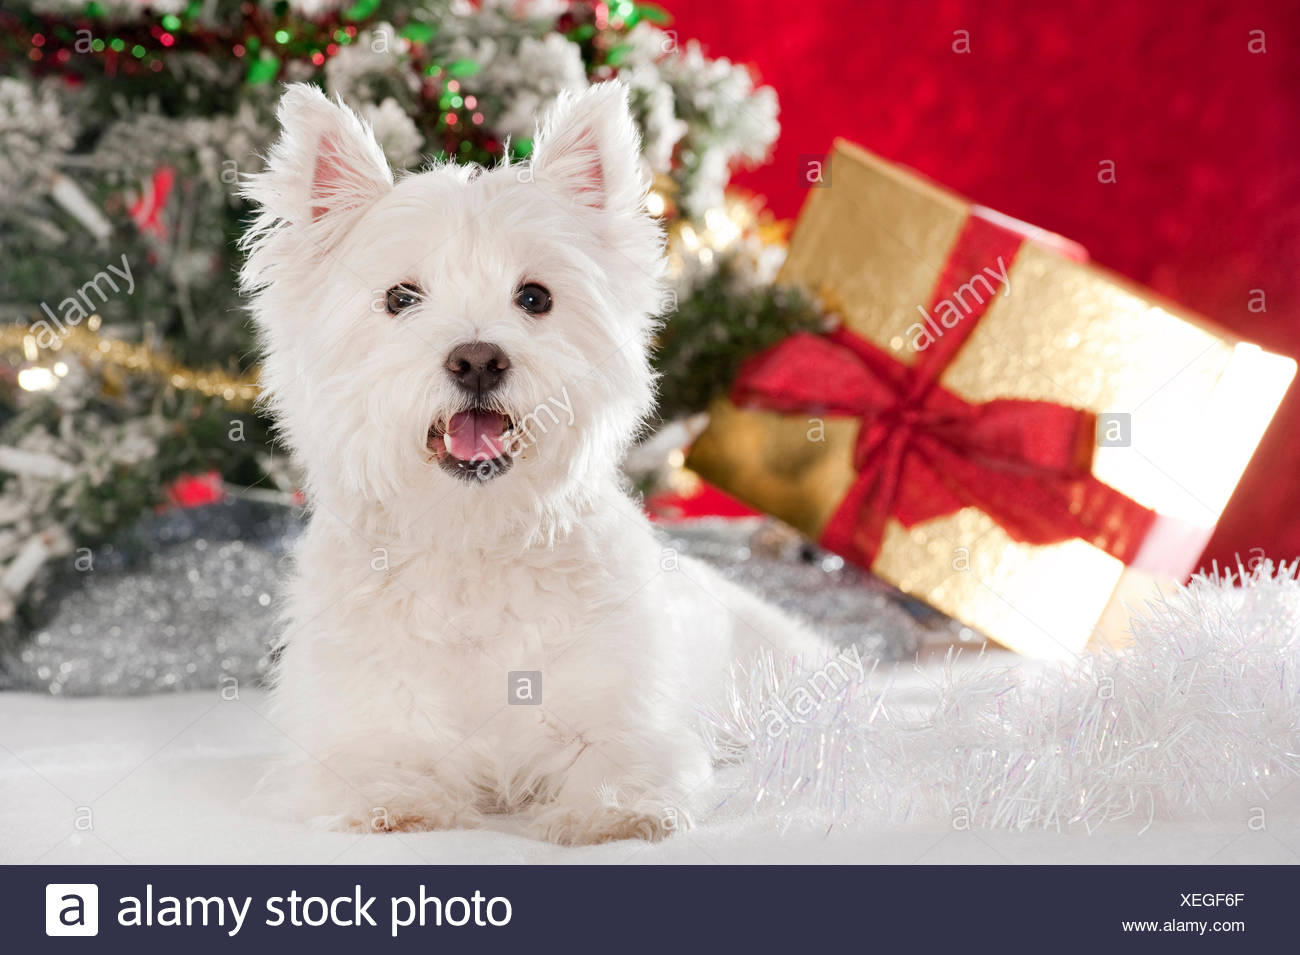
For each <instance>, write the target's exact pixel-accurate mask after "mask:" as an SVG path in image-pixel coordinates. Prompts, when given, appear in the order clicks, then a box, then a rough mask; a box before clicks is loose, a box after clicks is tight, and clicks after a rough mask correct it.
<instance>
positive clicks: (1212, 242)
mask: <svg viewBox="0 0 1300 955" xmlns="http://www.w3.org/2000/svg"><path fill="white" fill-rule="evenodd" d="M668 6H669V7H670V9H671V10H672V13H673V15H674V18H675V23H674V24H673V26H672V29H675V30H676V31H678V34H679V36H680V37H681V38H682V39H683V40H685V39H687V38H696V39H699V40H700V41H701V42H702V43H703V44H704V46H705V49H706V50H707V51H709V52H710V53H711V54H713V55H718V56H726V57H729V58H730V59H732V60H736V61H739V62H744V63H749V64H751V65H752V66H753V67H754V68H755V70H756V72H757V73H758V74H759V76H760V77H761V79H762V80H763V82H765V83H767V84H769V85H771V86H773V87H775V88H776V90H777V93H778V94H779V96H780V100H781V125H782V132H781V138H780V141H779V143H778V145H777V148H776V152H775V154H774V156H773V158H772V161H771V162H770V163H768V164H767V165H765V166H763V167H761V168H758V169H756V170H752V171H748V172H743V173H741V174H740V175H739V176H738V178H737V180H736V181H737V182H738V183H739V184H741V185H744V186H747V187H748V188H750V189H753V190H755V191H756V192H759V193H761V194H763V195H765V196H766V197H767V199H768V202H769V205H770V206H771V207H772V209H773V210H774V211H775V212H776V213H777V214H778V215H780V216H785V217H793V216H795V215H796V214H797V213H798V209H799V206H800V204H801V202H802V200H803V195H804V193H803V190H802V188H801V186H800V179H799V175H798V157H799V156H801V155H805V156H806V155H809V154H817V153H823V152H825V151H826V150H827V149H828V148H829V146H830V143H831V140H832V139H833V138H835V137H836V136H843V137H845V138H848V139H851V140H854V141H855V142H858V143H860V144H862V145H864V146H866V147H868V148H870V149H872V150H873V151H875V152H877V153H880V154H881V155H883V156H885V157H886V158H889V159H893V160H896V161H899V162H903V163H905V164H907V165H910V166H913V167H915V168H917V169H919V170H920V171H922V172H924V173H925V174H927V175H929V176H930V177H932V178H934V179H936V180H938V181H940V182H942V183H945V184H946V185H948V186H949V187H951V188H953V189H955V190H956V191H958V192H961V193H963V194H965V195H967V196H970V197H971V198H973V199H975V200H976V201H978V202H980V203H982V204H984V205H989V206H992V207H993V208H995V209H999V210H1001V211H1003V212H1006V213H1008V214H1010V215H1013V216H1015V217H1017V218H1020V219H1026V220H1028V221H1030V222H1033V223H1035V224H1036V225H1040V226H1043V227H1045V228H1048V229H1051V230H1052V231H1055V232H1060V233H1062V234H1064V235H1067V236H1069V237H1070V238H1072V239H1076V240H1078V241H1080V242H1082V243H1083V244H1084V245H1085V246H1087V247H1088V249H1089V250H1090V251H1091V253H1092V256H1093V258H1094V259H1095V260H1096V261H1098V262H1099V263H1101V264H1103V265H1106V266H1108V267H1110V268H1113V269H1116V270H1117V271H1120V272H1123V273H1125V274H1127V275H1129V276H1131V277H1132V278H1134V279H1136V280H1138V281H1140V282H1142V283H1144V284H1146V285H1148V286H1150V287H1152V288H1154V289H1156V290H1157V291H1159V292H1161V293H1163V294H1165V295H1167V296H1169V297H1170V298H1172V299H1174V300H1175V301H1178V302H1182V303H1184V304H1185V305H1188V306H1190V307H1192V308H1193V309H1195V310H1197V311H1200V312H1203V313H1204V314H1206V315H1208V316H1211V317H1212V318H1215V319H1217V320H1218V321H1219V322H1221V323H1222V324H1223V325H1225V326H1227V327H1228V328H1230V329H1232V330H1233V331H1235V332H1236V333H1238V334H1239V335H1241V336H1243V337H1245V338H1249V339H1251V340H1253V341H1255V342H1257V343H1259V344H1260V345H1263V346H1264V347H1265V348H1268V349H1271V350H1273V351H1278V352H1282V353H1285V354H1288V355H1291V356H1293V357H1295V356H1300V293H1298V292H1297V286H1296V283H1297V278H1300V130H1298V127H1297V123H1298V120H1300V5H1298V4H1296V3H1295V2H1286V0H1276V2H1252V0H1245V2H1237V3H1216V2H1209V0H1178V2H1175V0H1158V2H1157V0H1152V2H1134V0H1129V2H1127V3H1120V2H1097V0H1092V2H1088V0H1084V2H1079V0H1070V2H1069V3H1068V4H1055V3H1051V4H1047V3H1041V4H1040V3H1031V2H1009V0H979V2H972V0H944V2H889V3H884V2H863V0H857V2H854V0H821V2H807V3H795V2H778V0H743V2H742V0H710V2H708V3H694V4H691V3H687V2H685V0H677V2H672V0H669V3H668ZM1067 6H1068V9H1067V8H1066V7H1067ZM957 30H966V31H969V34H970V46H971V50H972V52H970V53H969V54H964V55H959V54H957V53H954V52H953V42H954V31H957ZM1252 30H1263V31H1264V43H1265V48H1266V51H1267V52H1265V53H1263V54H1252V53H1251V52H1249V50H1248V48H1247V44H1248V42H1249V40H1250V38H1251V31H1252ZM1107 159H1109V160H1113V161H1114V163H1115V170H1116V173H1115V176H1116V182H1115V183H1114V184H1102V183H1100V182H1099V181H1098V175H1097V173H1098V169H1099V168H1100V166H1099V164H1100V163H1101V161H1102V160H1107ZM1252 289H1263V290H1264V292H1265V295H1266V301H1267V311H1266V312H1265V313H1262V314H1256V313H1252V312H1251V311H1249V310H1248V308H1247V305H1248V302H1249V300H1250V295H1251V290H1252ZM1298 427H1300V387H1298V386H1293V387H1292V389H1291V391H1290V392H1289V394H1288V396H1287V401H1286V403H1285V404H1284V406H1283V408H1282V410H1281V411H1280V413H1279V415H1278V417H1277V418H1276V419H1275V421H1274V422H1273V426H1272V427H1271V428H1270V429H1269V432H1268V434H1267V435H1266V436H1265V438H1264V442H1263V444H1262V445H1261V447H1260V449H1259V451H1258V452H1257V453H1256V456H1255V459H1254V461H1253V462H1252V464H1251V466H1250V468H1249V470H1248V471H1247V472H1246V475H1245V477H1244V478H1243V479H1242V482H1241V484H1240V485H1239V486H1238V488H1237V493H1236V495H1235V497H1234V498H1233V500H1232V502H1231V504H1230V505H1229V507H1228V510H1227V511H1226V512H1225V514H1224V516H1223V519H1222V520H1221V522H1220V524H1219V529H1218V531H1217V532H1216V534H1215V536H1214V539H1213V540H1212V541H1211V543H1210V546H1209V548H1208V549H1207V551H1206V553H1205V556H1204V558H1203V560H1204V561H1205V562H1206V563H1208V562H1209V560H1210V559H1212V558H1217V559H1218V560H1219V562H1220V564H1223V563H1224V562H1225V561H1227V562H1228V563H1229V564H1233V563H1235V555H1236V554H1238V553H1240V554H1241V555H1242V556H1243V558H1245V559H1249V557H1250V555H1251V551H1252V549H1253V548H1264V550H1265V552H1266V553H1267V554H1268V555H1269V556H1270V557H1273V558H1275V559H1277V558H1288V559H1289V558H1292V557H1295V556H1296V555H1297V554H1300V442H1298V441H1296V440H1295V439H1294V435H1295V434H1296V430H1297V428H1298ZM1207 440H1213V435H1208V436H1207ZM1256 553H1258V552H1256Z"/></svg>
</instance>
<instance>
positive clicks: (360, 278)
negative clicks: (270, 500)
mask: <svg viewBox="0 0 1300 955" xmlns="http://www.w3.org/2000/svg"><path fill="white" fill-rule="evenodd" d="M280 122H281V125H282V127H283V133H282V136H281V138H280V140H279V142H278V143H277V144H276V145H275V147H274V148H273V150H272V152H271V154H270V156H269V157H268V161H267V168H266V171H265V172H264V173H262V174H261V175H259V176H256V177H254V178H253V179H252V180H251V181H250V183H249V185H248V188H247V190H246V192H247V195H248V196H249V197H250V198H251V199H253V200H254V201H255V202H256V203H257V204H258V205H259V206H260V207H261V211H260V214H259V216H258V218H257V220H256V221H255V222H254V224H253V227H252V229H251V230H250V232H249V234H248V236H247V239H246V247H247V248H248V250H249V256H248V262H247V265H246V267H245V269H244V274H243V278H244V283H245V286H246V288H248V289H249V290H250V291H252V292H253V314H254V319H255V322H256V324H257V326H258V328H259V332H260V335H261V339H262V342H263V347H264V351H265V363H264V367H263V374H262V379H263V383H264V385H265V387H266V390H267V394H268V400H269V402H270V406H271V408H272V409H273V411H274V412H275V414H276V416H277V418H278V421H279V424H280V427H281V429H282V432H283V433H284V435H285V436H286V438H287V439H288V442H289V444H290V445H291V447H292V448H293V450H294V452H295V454H296V455H297V456H298V457H299V459H300V460H301V462H302V463H303V464H304V466H305V469H306V471H307V478H308V483H309V490H311V491H312V492H314V494H315V495H316V496H318V497H319V496H320V495H322V494H323V495H326V496H328V497H333V498H335V499H339V498H340V496H345V497H351V498H357V497H359V498H363V499H365V500H369V501H375V502H378V503H380V504H382V505H384V506H385V507H388V508H391V509H393V510H394V511H395V512H397V513H399V514H405V515H406V516H408V517H409V518H411V519H415V518H416V513H417V512H418V511H420V510H421V509H426V510H432V509H433V507H434V504H435V503H436V502H437V501H443V500H445V501H448V502H450V503H451V505H452V506H455V507H460V508H464V507H473V508H474V509H475V510H479V511H482V512H489V511H490V512H493V513H497V512H503V511H512V510H513V511H536V510H537V508H538V505H539V503H540V504H541V505H542V506H545V505H546V504H547V503H548V502H549V503H557V504H558V502H563V501H566V500H571V499H573V498H574V496H575V494H580V493H581V491H582V489H583V487H584V486H587V485H591V484H593V483H595V482H600V481H608V479H609V475H610V473H611V472H612V470H613V468H614V467H615V465H616V464H617V461H618V459H619V457H620V455H621V454H622V452H623V451H624V449H625V448H626V444H627V442H628V441H629V440H630V439H631V437H632V436H633V434H634V433H635V431H636V430H637V428H638V426H639V423H640V421H641V419H642V417H643V416H644V415H645V414H646V412H647V411H648V410H649V408H650V407H651V404H652V400H653V375H652V374H651V372H650V369H649V365H648V361H647V346H648V341H649V338H650V335H651V333H652V330H653V325H654V316H655V315H656V313H657V312H658V311H659V296H660V281H659V280H660V275H661V270H662V244H661V236H660V230H659V228H658V225H657V223H656V222H655V221H654V220H653V219H651V218H650V217H649V216H648V215H647V214H646V212H645V207H644V202H645V194H646V184H645V182H644V179H643V177H642V175H641V172H640V158H639V148H638V136H637V132H636V127H635V125H634V124H633V121H632V118H631V116H630V114H629V112H628V108H627V102H626V93H625V90H624V89H623V87H621V86H620V85H616V84H613V83H604V84H600V85H597V86H593V87H591V88H590V89H589V90H587V91H586V92H585V93H582V94H581V95H578V96H569V97H565V98H563V99H561V100H560V101H559V103H558V104H557V105H556V107H555V109H554V110H553V111H552V113H551V115H550V117H549V118H548V119H547V120H546V121H545V122H544V123H543V124H542V126H541V129H540V131H539V133H538V135H537V138H536V140H535V143H534V148H533V152H532V157H531V161H529V162H527V163H523V164H513V165H502V166H500V167H498V168H495V169H491V170H482V169H478V168H475V167H465V166H457V165H452V164H444V165H439V166H435V167H433V168H431V169H429V170H427V171H424V172H420V173H418V174H413V175H407V176H402V177H399V178H397V179H396V181H394V176H393V174H392V172H391V171H390V170H389V168H388V165H387V163H386V162H385V160H384V156H383V153H382V152H381V150H380V148H379V146H378V144H377V143H376V142H375V139H374V137H373V136H372V134H371V132H370V130H369V129H368V128H367V127H366V126H365V124H364V123H363V122H362V121H361V120H360V119H358V118H357V116H356V115H355V114H353V113H352V112H351V111H350V110H349V109H347V108H346V107H345V106H342V105H340V104H337V103H333V102H331V101H329V100H328V99H326V98H325V97H324V96H323V95H322V94H321V93H320V92H319V91H317V90H316V89H315V88H314V87H311V86H291V87H289V88H288V90H287V91H286V92H285V94H284V98H283V100H282V102H281V105H280ZM488 502H490V503H488Z"/></svg>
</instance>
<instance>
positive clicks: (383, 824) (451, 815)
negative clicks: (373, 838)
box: [314, 806, 477, 833]
mask: <svg viewBox="0 0 1300 955" xmlns="http://www.w3.org/2000/svg"><path fill="white" fill-rule="evenodd" d="M314 821H315V822H316V824H317V825H318V826H319V827H321V828H324V829H333V830H336V831H338V832H359V833H370V832H430V831H433V830H436V829H469V828H473V827H474V826H475V825H476V824H477V819H476V818H471V814H469V813H456V812H447V811H442V810H438V809H429V808H419V809H395V810H391V811H390V810H389V809H386V808H385V807H383V806H376V807H375V808H374V809H372V810H371V811H370V812H369V813H368V814H366V813H355V812H354V813H349V814H347V815H339V816H322V817H318V818H317V819H316V820H314Z"/></svg>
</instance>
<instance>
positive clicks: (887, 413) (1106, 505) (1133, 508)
mask: <svg viewBox="0 0 1300 955" xmlns="http://www.w3.org/2000/svg"><path fill="white" fill-rule="evenodd" d="M1022 242H1023V237H1022V236H1021V235H1020V234H1018V233H1016V232H1013V231H1011V230H1010V229H1007V228H1004V227H1002V226H1000V225H997V224H995V223H993V222H990V221H988V220H986V219H984V218H982V217H980V216H978V215H972V216H970V217H969V218H968V219H967V220H966V225H965V226H964V228H963V230H962V233H961V235H960V237H959V238H958V240H957V243H956V245H955V246H954V248H953V250H952V252H951V254H950V255H949V257H948V261H947V262H946V263H945V266H944V269H943V271H942V273H941V275H940V277H939V280H938V282H937V284H936V286H935V289H934V295H933V300H932V301H931V308H930V312H929V314H931V315H933V314H934V310H935V306H937V305H938V304H939V303H940V302H941V301H943V300H944V299H953V297H954V293H955V292H956V291H957V290H958V289H959V288H960V287H961V286H962V285H963V283H969V282H970V281H971V277H972V276H974V275H978V274H982V273H981V268H982V267H983V266H986V265H987V266H989V267H990V268H991V267H992V266H993V265H994V264H995V263H996V262H997V261H998V257H999V256H1001V259H1002V263H1003V268H1004V269H1009V268H1010V267H1011V263H1012V261H1013V260H1014V258H1015V255H1016V252H1017V251H1018V250H1019V248H1020V246H1021V243H1022ZM998 294H1001V293H1000V291H999V292H998ZM972 298H974V299H978V296H975V297H967V298H963V299H961V301H962V302H963V304H964V305H965V306H966V308H968V309H969V311H968V314H966V317H965V318H963V319H962V320H961V321H960V322H958V323H957V324H956V325H955V326H954V327H953V328H951V329H948V330H945V331H944V332H943V333H942V334H941V335H940V336H938V337H937V338H936V339H935V340H934V341H933V343H932V344H931V345H930V346H929V347H928V348H926V349H924V350H921V351H918V352H917V358H916V361H915V362H914V363H913V364H912V365H911V366H908V365H904V364H903V363H902V362H900V361H898V360H897V359H895V358H893V357H892V356H890V355H889V354H888V353H886V352H885V351H883V350H882V349H880V348H877V347H876V346H875V345H873V344H872V343H871V342H869V341H867V340H866V339H864V338H861V337H859V336H858V335H855V334H853V333H852V332H850V331H847V330H845V329H839V330H837V331H835V332H832V333H830V334H829V335H824V336H819V335H811V334H807V333H799V334H796V335H793V336H791V337H790V338H788V339H786V340H785V341H783V342H781V343H780V344H778V345H776V346H775V347H773V348H770V349H768V350H767V351H765V352H762V353H761V354H758V355H755V356H754V357H753V358H750V359H749V360H748V361H746V362H745V364H744V365H743V366H742V368H741V371H740V374H739V376H738V377H737V379H736V383H735V385H734V386H733V388H732V393H731V399H732V402H733V403H734V404H736V405H738V406H741V407H745V406H750V407H761V408H766V409H769V410H773V411H779V412H783V413H789V414H807V415H819V414H825V415H830V416H851V417H854V418H858V419H860V420H861V422H862V423H861V426H860V427H859V429H858V435H857V440H856V443H855V447H854V451H853V467H854V468H855V469H856V470H857V472H858V477H857V479H856V480H855V481H854V483H853V485H852V486H851V487H850V488H849V491H848V493H847V494H845V496H844V499H843V500H842V501H841V502H840V505H839V507H838V508H837V509H836V511H835V512H834V514H832V515H831V518H830V520H829V521H828V522H827V524H826V527H825V528H824V530H823V532H822V543H823V544H824V545H825V546H826V547H827V548H829V549H830V550H833V551H836V552H837V553H840V554H843V555H844V556H845V557H848V558H849V559H851V560H853V561H855V562H857V563H859V564H861V565H862V566H864V567H870V566H871V564H872V563H873V562H874V561H875V558H876V555H877V554H878V553H879V552H880V546H881V542H882V540H883V538H884V531H885V522H886V521H887V520H888V519H889V518H891V517H892V518H895V519H897V520H898V521H899V523H901V524H902V525H903V526H904V527H912V526H914V525H916V524H919V523H921V522H923V521H928V520H932V519H933V518H936V517H943V516H946V515H949V514H954V513H956V512H957V511H959V510H961V509H962V508H965V507H972V506H973V507H977V508H979V509H980V510H981V511H984V512H985V513H986V514H988V515H989V516H990V517H992V518H993V519H994V520H995V521H997V522H998V524H999V525H1001V527H1002V528H1003V529H1004V530H1005V531H1006V532H1007V533H1008V534H1009V535H1010V536H1011V537H1012V538H1013V539H1014V540H1017V541H1021V542H1024V543H1029V544H1038V545H1042V544H1054V543H1058V542H1060V541H1065V540H1070V539H1072V538H1079V539H1081V540H1085V541H1088V542H1089V543H1091V544H1093V545H1094V546H1096V547H1099V548H1101V549H1102V550H1104V551H1106V552H1107V553H1108V554H1111V555H1112V556H1114V557H1116V558H1118V559H1119V560H1122V561H1124V562H1125V563H1130V562H1131V561H1132V558H1133V557H1134V555H1135V553H1136V551H1137V548H1138V547H1139V545H1140V544H1141V543H1142V540H1143V538H1144V537H1145V536H1146V534H1147V531H1148V530H1149V529H1150V527H1151V524H1152V522H1153V521H1154V520H1155V514H1154V512H1152V511H1151V510H1149V509H1147V508H1145V507H1143V506H1142V505H1140V504H1138V503H1136V502H1135V501H1133V500H1131V499H1129V498H1127V497H1125V496H1124V495H1123V494H1120V493H1119V492H1118V491H1116V490H1115V489H1114V488H1112V487H1110V486H1109V485H1106V484H1103V483H1102V482H1100V481H1098V480H1097V479H1096V478H1094V477H1093V476H1092V471H1091V465H1092V453H1093V449H1094V447H1095V442H1096V420H1095V417H1094V416H1093V415H1092V414H1091V413H1090V412H1088V411H1083V410H1080V409H1077V408H1070V407H1066V406H1064V405H1058V404H1053V403H1051V402H1047V401H1029V400H1020V399H1009V398H999V399H996V400H994V401H988V402H984V403H983V404H972V403H971V402H968V401H966V400H964V399H962V398H961V397H959V396H958V395H956V394H954V393H953V392H951V391H948V390H946V389H944V388H942V387H941V386H940V385H939V384H938V381H939V378H940V376H941V375H942V374H943V371H944V369H946V368H947V367H948V365H949V364H950V363H951V362H952V360H953V358H954V356H955V355H956V354H957V352H958V350H959V349H960V348H961V346H962V344H963V343H964V342H965V341H966V339H967V337H969V335H970V333H971V332H972V331H973V330H974V328H975V325H976V324H977V323H978V322H979V320H980V318H981V317H982V316H983V313H984V310H985V307H986V305H987V303H988V302H991V301H992V295H988V296H986V297H985V301H978V300H976V301H974V303H973V304H972Z"/></svg>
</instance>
